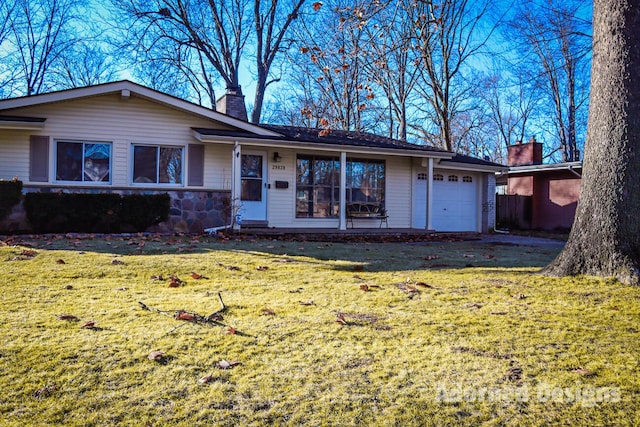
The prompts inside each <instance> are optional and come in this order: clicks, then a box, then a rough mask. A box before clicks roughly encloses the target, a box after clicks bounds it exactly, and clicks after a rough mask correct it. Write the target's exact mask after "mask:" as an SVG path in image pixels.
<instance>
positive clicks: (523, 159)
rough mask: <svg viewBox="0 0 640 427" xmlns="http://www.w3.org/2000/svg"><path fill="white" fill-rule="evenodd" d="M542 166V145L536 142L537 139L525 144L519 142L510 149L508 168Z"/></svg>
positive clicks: (532, 138) (534, 138)
mask: <svg viewBox="0 0 640 427" xmlns="http://www.w3.org/2000/svg"><path fill="white" fill-rule="evenodd" d="M541 164H542V143H541V142H537V141H536V137H535V136H532V137H531V139H530V140H529V141H528V142H527V143H525V144H523V143H522V142H521V141H517V142H516V143H515V145H510V146H509V148H508V159H507V165H508V166H525V165H541Z"/></svg>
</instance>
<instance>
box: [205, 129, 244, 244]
mask: <svg viewBox="0 0 640 427" xmlns="http://www.w3.org/2000/svg"><path fill="white" fill-rule="evenodd" d="M240 153H241V150H240V144H238V142H237V141H236V142H235V144H234V145H233V152H232V154H231V200H230V201H229V208H230V209H231V213H230V218H229V224H227V225H220V226H218V227H210V228H205V229H204V232H205V233H207V234H209V235H215V234H216V233H217V232H218V231H220V230H226V229H229V228H233V229H234V230H240V223H238V221H236V213H237V210H238V209H239V204H238V205H236V201H239V200H240V186H241V185H242V183H241V179H240V166H241V165H240V161H241V159H240ZM236 206H237V208H236Z"/></svg>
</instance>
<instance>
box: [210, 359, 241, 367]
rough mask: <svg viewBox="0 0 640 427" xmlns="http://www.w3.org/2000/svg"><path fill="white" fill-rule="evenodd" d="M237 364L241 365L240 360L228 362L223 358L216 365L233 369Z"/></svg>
mask: <svg viewBox="0 0 640 427" xmlns="http://www.w3.org/2000/svg"><path fill="white" fill-rule="evenodd" d="M236 365H240V362H228V361H226V360H224V359H223V360H221V361H219V362H218V363H217V365H216V366H218V368H220V369H231V368H233V367H234V366H236Z"/></svg>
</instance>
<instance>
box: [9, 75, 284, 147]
mask: <svg viewBox="0 0 640 427" xmlns="http://www.w3.org/2000/svg"><path fill="white" fill-rule="evenodd" d="M112 93H120V94H121V96H122V97H123V98H127V97H129V96H131V94H134V95H137V96H139V97H141V98H144V99H147V100H151V101H153V102H157V103H160V104H164V105H167V106H169V107H171V108H175V109H178V110H182V111H186V112H189V113H191V114H196V115H199V116H202V117H206V118H209V119H211V120H215V121H217V122H219V123H222V124H225V125H227V126H229V127H233V128H236V129H239V130H243V131H246V132H252V133H255V134H258V135H263V136H273V135H274V134H273V132H271V131H269V130H268V129H266V128H261V127H260V126H256V125H253V124H251V123H249V122H246V121H244V120H239V119H236V118H234V117H231V116H228V115H226V114H222V113H220V112H217V111H214V110H212V109H210V108H206V107H203V106H201V105H198V104H194V103H192V102H189V101H186V100H184V99H181V98H177V97H175V96H172V95H169V94H166V93H164V92H160V91H157V90H155V89H151V88H148V87H146V86H142V85H139V84H137V83H134V82H132V81H129V80H120V81H116V82H110V83H103V84H98V85H93V86H85V87H78V88H73V89H65V90H60V91H55V92H47V93H42V94H38V95H31V96H23V97H18V98H9V99H3V100H0V112H1V111H11V110H15V109H16V108H23V107H30V106H34V105H43V104H50V103H55V102H64V101H70V100H73V99H81V98H88V97H93V96H101V95H107V94H112Z"/></svg>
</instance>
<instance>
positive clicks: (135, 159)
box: [0, 81, 504, 232]
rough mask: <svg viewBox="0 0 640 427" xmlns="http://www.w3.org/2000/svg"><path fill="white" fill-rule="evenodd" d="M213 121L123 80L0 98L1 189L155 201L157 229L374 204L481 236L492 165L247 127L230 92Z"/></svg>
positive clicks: (395, 214)
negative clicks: (160, 208) (159, 197)
mask: <svg viewBox="0 0 640 427" xmlns="http://www.w3.org/2000/svg"><path fill="white" fill-rule="evenodd" d="M217 110H218V111H213V110H211V109H209V108H205V107H202V106H199V105H196V104H193V103H190V102H187V101H185V100H182V99H179V98H175V97H173V96H170V95H167V94H165V93H161V92H158V91H155V90H152V89H150V88H147V87H144V86H141V85H138V84H136V83H132V82H130V81H118V82H113V83H106V84H101V85H95V86H89V87H82V88H76V89H69V90H64V91H58V92H51V93H46V94H41V95H35V96H29V97H22V98H13V99H5V100H0V179H5V180H10V179H12V178H13V177H18V178H19V179H20V180H21V181H23V183H24V191H25V192H32V191H40V192H42V191H45V192H55V191H65V192H118V193H121V194H129V193H136V192H142V193H164V192H166V193H168V194H169V195H170V196H171V212H170V218H169V220H168V221H166V222H165V223H163V224H161V227H160V230H162V231H182V232H202V230H204V229H210V228H216V227H221V226H225V225H231V224H233V225H235V226H236V227H237V226H238V225H239V223H241V224H242V225H241V226H242V227H245V226H250V225H252V226H262V227H270V228H273V227H275V228H314V229H338V230H345V229H346V228H347V224H348V219H349V218H347V214H346V212H347V207H348V206H350V204H352V203H354V202H369V203H375V204H379V205H380V206H382V207H383V209H384V211H385V213H386V216H387V222H388V226H389V227H391V228H398V229H418V230H434V231H442V232H445V231H471V232H486V231H488V230H490V229H491V228H493V227H494V223H495V174H496V172H497V171H500V170H504V167H502V166H500V165H497V164H495V163H491V162H488V161H483V160H480V159H476V158H472V157H468V156H462V155H456V154H454V153H451V152H448V151H444V150H440V149H436V148H433V147H429V146H423V145H415V144H410V143H406V142H402V141H398V140H394V139H390V138H385V137H380V136H376V135H372V134H367V133H356V132H343V131H321V130H318V129H308V128H296V127H288V126H275V125H255V124H251V123H248V122H247V121H246V119H245V118H246V110H244V99H243V97H242V96H241V95H238V94H237V93H236V92H235V91H233V90H228V91H227V93H226V94H225V95H224V96H223V97H222V98H221V99H220V100H219V101H218V104H217ZM243 110H244V111H243ZM243 114H244V115H243ZM236 218H237V219H239V220H240V221H235V219H236ZM380 225H382V224H378V223H377V222H376V221H370V220H366V219H361V220H359V219H355V220H354V221H352V226H353V227H356V228H365V227H371V228H373V227H375V228H378V227H379V226H380ZM5 227H6V226H5ZM13 227H14V228H15V227H18V228H19V226H13Z"/></svg>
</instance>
